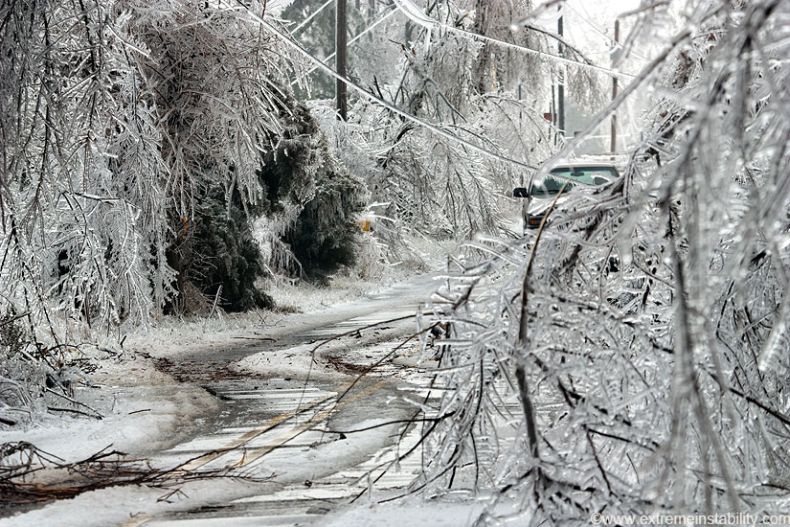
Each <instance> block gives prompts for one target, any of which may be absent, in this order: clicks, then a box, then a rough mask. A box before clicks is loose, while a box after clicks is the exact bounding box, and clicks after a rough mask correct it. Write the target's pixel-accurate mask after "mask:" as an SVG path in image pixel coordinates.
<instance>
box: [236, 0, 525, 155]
mask: <svg viewBox="0 0 790 527" xmlns="http://www.w3.org/2000/svg"><path fill="white" fill-rule="evenodd" d="M236 3H237V4H239V5H240V6H242V7H244V9H246V11H247V14H248V15H249V16H250V17H251V18H252V19H253V20H255V21H256V22H258V23H259V24H261V25H264V26H266V27H267V28H268V29H269V30H270V31H271V32H272V34H274V35H275V36H277V37H278V38H279V39H280V40H282V41H283V42H284V43H285V44H286V45H288V46H289V47H291V48H293V49H295V50H296V51H297V52H298V53H299V54H300V55H302V56H304V57H305V58H306V59H307V60H309V61H310V62H312V63H314V64H315V65H316V66H317V67H318V68H319V69H321V70H323V71H324V72H325V73H327V74H328V75H331V76H332V77H334V78H335V79H336V80H339V81H341V82H343V83H344V84H345V85H346V86H348V87H349V88H352V89H353V90H354V91H356V92H358V93H359V94H361V95H362V96H363V97H365V98H366V99H369V100H371V101H373V102H374V103H376V104H378V105H380V106H383V107H384V108H386V109H387V110H389V111H391V112H392V113H395V114H397V115H400V116H401V117H403V118H404V119H406V120H407V121H411V122H412V123H414V124H416V125H418V126H421V127H423V128H427V129H428V130H431V131H432V132H434V133H435V134H437V135H440V136H442V137H444V138H445V139H449V140H450V141H453V142H456V143H459V144H462V145H464V146H466V147H467V148H469V149H471V150H473V151H475V152H478V153H480V154H483V155H485V156H487V157H490V158H493V159H496V160H498V161H502V162H505V163H510V164H513V165H517V166H520V167H522V168H526V169H528V170H537V167H535V166H533V165H530V164H528V163H525V162H523V161H519V160H518V159H513V158H511V157H507V156H505V155H502V154H498V153H496V152H492V151H491V150H488V149H486V148H483V147H481V146H479V145H476V144H474V143H471V142H469V141H467V140H466V139H464V138H462V137H459V136H457V135H455V134H453V133H452V132H448V131H447V130H445V129H442V128H439V127H438V126H436V125H434V124H431V123H429V122H427V121H423V120H422V119H420V118H419V117H415V116H414V115H412V114H410V113H407V112H404V111H403V110H401V109H400V108H398V107H396V106H393V105H392V104H390V103H388V102H387V101H385V100H384V99H382V98H380V97H378V96H376V95H374V94H372V93H370V92H369V91H367V90H366V89H364V88H362V87H361V86H359V85H358V84H357V83H355V82H354V81H352V80H351V79H348V78H345V77H341V76H340V75H338V74H337V73H336V72H335V71H334V70H333V69H332V68H330V67H329V66H327V65H326V64H324V63H323V62H321V61H320V60H319V59H317V58H316V57H314V56H313V55H312V54H310V52H309V51H307V50H306V49H304V48H303V47H302V45H301V44H299V43H298V42H296V41H295V40H294V39H293V38H291V37H290V36H289V35H286V34H285V33H283V32H282V31H280V29H279V28H277V27H276V26H275V25H274V24H272V23H270V22H268V21H267V20H264V19H263V18H261V17H260V16H259V15H257V14H255V13H253V12H252V11H251V10H249V9H248V8H247V6H245V5H244V4H243V3H242V2H241V0H236Z"/></svg>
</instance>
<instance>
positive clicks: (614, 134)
mask: <svg viewBox="0 0 790 527" xmlns="http://www.w3.org/2000/svg"><path fill="white" fill-rule="evenodd" d="M614 42H615V49H614V53H613V54H612V66H614V64H615V62H616V61H617V57H618V56H619V54H620V53H619V51H620V50H619V49H618V47H619V45H620V20H615V21H614ZM616 98H617V77H615V76H612V100H613V101H614V100H615V99H616ZM609 149H610V151H611V152H612V154H614V153H616V152H617V113H616V112H614V113H612V139H611V143H610V146H609Z"/></svg>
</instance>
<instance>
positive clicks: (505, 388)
mask: <svg viewBox="0 0 790 527" xmlns="http://www.w3.org/2000/svg"><path fill="white" fill-rule="evenodd" d="M684 5H686V4H684ZM669 7H670V8H674V6H669ZM629 16H633V17H636V18H637V19H638V23H637V24H636V27H637V28H641V31H642V35H641V36H645V37H647V36H650V37H652V38H655V36H656V35H658V36H660V37H661V39H662V42H664V43H665V47H664V48H663V50H661V51H659V52H657V53H656V54H655V55H654V57H655V58H654V60H652V61H651V62H650V63H649V64H647V66H646V67H645V68H644V70H643V71H642V73H641V74H640V75H638V76H637V77H636V78H635V79H634V80H633V81H632V83H631V84H628V85H626V87H625V89H624V92H623V93H622V95H621V97H620V98H619V99H618V100H616V101H615V102H614V103H613V104H612V105H611V106H610V107H609V108H607V110H606V111H603V112H601V113H600V114H599V118H600V119H603V118H605V117H607V116H608V114H609V112H610V111H611V110H612V109H614V108H615V107H616V106H617V105H618V104H620V103H621V101H622V100H624V99H625V98H626V97H628V96H629V95H630V94H633V93H635V92H636V91H637V90H644V89H646V88H648V87H652V88H653V90H654V91H653V92H652V93H654V94H655V97H656V98H655V99H654V100H653V101H652V103H653V104H652V107H653V108H655V109H654V110H653V111H652V113H651V114H650V115H647V116H645V117H646V121H647V122H652V123H653V124H652V125H649V126H650V132H649V133H648V134H647V135H646V137H645V141H644V143H643V144H642V145H641V146H640V147H639V148H638V149H636V150H635V151H633V152H632V156H631V159H630V161H629V162H628V165H627V167H626V169H625V170H624V173H623V176H622V178H621V179H620V180H619V181H617V182H616V183H614V184H612V185H610V186H608V187H606V188H603V189H599V190H597V191H595V192H584V191H576V190H574V193H573V194H571V195H569V196H568V199H567V201H565V202H563V203H562V204H561V205H558V206H557V207H556V208H555V209H554V210H553V211H552V212H551V213H550V214H549V216H548V220H547V223H546V224H544V226H543V227H542V228H541V229H540V230H539V232H538V233H537V234H535V235H532V236H530V237H529V243H528V244H515V245H514V244H512V243H508V242H504V241H498V242H497V241H485V242H480V245H479V248H480V249H481V250H480V251H479V252H478V253H477V256H476V257H473V258H471V259H470V261H467V262H466V263H459V264H457V266H456V267H454V268H453V269H451V270H454V272H455V273H457V274H458V275H459V279H458V280H457V281H453V280H451V282H450V287H449V288H448V289H446V290H445V291H444V295H445V296H446V298H447V301H446V302H442V303H436V305H435V306H434V308H435V310H436V311H437V312H439V313H441V314H442V315H441V316H440V317H439V319H438V320H439V321H451V325H452V330H451V332H452V333H451V340H450V341H449V342H448V344H447V345H446V346H445V348H444V350H445V351H444V352H443V354H442V357H441V363H440V364H441V366H442V367H443V368H442V371H447V372H448V373H447V374H441V373H440V374H439V376H438V382H439V384H441V386H442V387H443V388H446V387H447V385H448V384H449V386H451V387H452V388H454V389H453V390H451V391H449V392H445V393H447V395H446V396H444V398H443V404H442V408H441V410H440V414H441V415H443V416H446V417H444V418H443V419H442V420H441V421H440V423H439V424H438V425H435V426H434V425H432V426H433V428H434V434H433V435H431V436H429V438H428V442H429V444H430V445H431V455H430V456H428V457H427V458H426V459H429V461H428V462H427V463H428V465H427V468H428V470H427V471H426V476H425V479H424V480H422V481H421V482H420V483H422V484H426V485H428V486H429V488H434V489H436V488H437V487H438V488H441V487H446V486H447V485H450V486H453V485H455V486H471V487H475V488H478V489H481V488H488V489H494V490H495V491H496V493H497V494H498V495H499V496H500V498H501V499H507V500H514V501H515V502H517V503H519V504H520V507H521V509H522V510H525V511H528V517H529V518H531V521H532V524H535V525H538V524H546V523H549V524H568V523H576V524H580V525H586V524H588V523H589V521H590V518H591V515H592V514H594V513H604V514H615V515H616V514H637V515H639V514H650V513H683V514H689V513H694V514H713V513H716V512H721V511H745V512H751V513H760V512H768V511H773V512H786V511H787V510H788V507H790V492H788V490H790V489H788V486H787V484H786V466H787V463H788V459H787V456H786V454H785V452H786V450H787V430H788V427H790V416H789V415H788V414H787V412H786V408H787V402H788V401H787V394H786V389H785V385H786V383H787V357H786V354H785V353H783V350H785V349H786V347H787V338H788V337H787V333H786V328H787V317H788V310H787V303H788V300H787V298H788V286H787V272H788V254H787V250H786V249H787V243H786V238H787V232H788V205H790V194H789V193H788V192H787V185H788V177H787V165H788V161H790V156H788V154H787V145H788V125H787V119H786V115H785V113H786V110H785V109H786V107H787V97H788V93H787V88H786V86H787V69H786V68H785V67H784V66H785V65H784V64H783V61H782V59H781V57H783V56H785V55H786V53H787V35H786V33H787V20H788V16H790V5H788V3H787V2H784V1H780V0H764V1H756V2H750V3H741V2H734V3H731V2H719V1H713V0H711V1H707V0H706V1H699V2H694V3H693V4H691V5H687V6H686V9H685V10H683V12H682V14H681V15H680V16H681V17H682V18H681V21H680V23H679V24H676V25H675V26H674V28H673V31H674V32H672V33H669V34H667V33H666V28H667V27H668V24H667V21H668V12H667V11H665V10H664V9H657V8H656V6H646V7H645V8H644V9H640V10H638V11H636V12H634V13H631V14H630V15H629ZM662 28H664V31H663V32H662V30H661V29H662ZM639 38H640V35H639V34H635V35H634V36H633V39H632V40H631V42H633V43H636V44H637V45H638V43H639V42H640V40H639ZM581 140H582V138H578V139H577V141H581ZM573 146H574V145H573V144H569V145H568V147H567V148H566V152H567V151H571V150H572V148H573ZM562 155H565V152H560V153H559V154H558V156H562ZM492 253H493V254H496V255H497V256H495V257H493V258H491V257H490V254H492ZM481 255H483V256H485V257H482V256H481ZM486 255H488V256H486ZM481 258H482V261H481ZM470 284H471V285H470ZM470 289H472V291H471V293H470ZM426 428H427V427H426ZM436 430H438V431H439V433H438V434H436ZM492 510H493V509H492ZM492 514H494V513H493V512H492ZM491 519H492V517H491V516H484V517H483V518H482V519H481V521H483V522H485V521H487V520H491Z"/></svg>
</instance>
